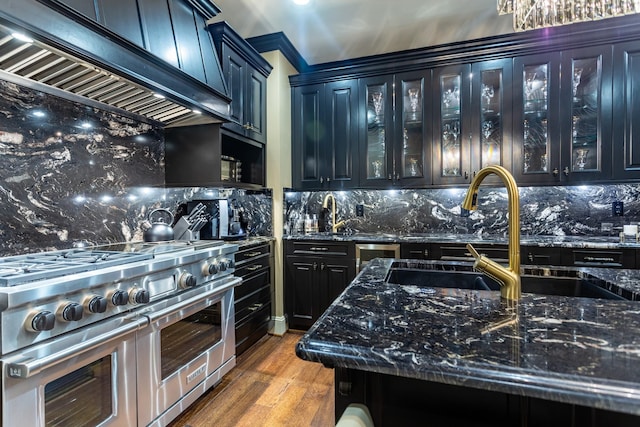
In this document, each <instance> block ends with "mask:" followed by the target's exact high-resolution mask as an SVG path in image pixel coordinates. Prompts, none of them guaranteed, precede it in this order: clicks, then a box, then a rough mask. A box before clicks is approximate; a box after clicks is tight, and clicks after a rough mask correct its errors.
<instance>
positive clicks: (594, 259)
mask: <svg viewBox="0 0 640 427" xmlns="http://www.w3.org/2000/svg"><path fill="white" fill-rule="evenodd" d="M571 255H572V259H571V260H570V261H571V263H570V264H569V265H575V266H580V267H609V268H631V269H633V268H636V261H635V251H633V250H630V251H627V250H606V249H605V250H600V249H598V250H588V249H574V250H573V251H572V252H571Z"/></svg>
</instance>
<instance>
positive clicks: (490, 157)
mask: <svg viewBox="0 0 640 427" xmlns="http://www.w3.org/2000/svg"><path fill="white" fill-rule="evenodd" d="M471 71H472V77H471V78H472V89H471V96H472V99H471V109H472V111H473V118H472V132H473V134H472V137H471V140H472V149H471V151H472V155H471V169H472V175H475V173H476V172H477V171H478V170H480V169H482V168H484V167H486V166H491V165H500V166H504V167H506V168H507V169H511V139H510V138H511V133H512V132H511V125H512V122H511V118H512V116H511V109H512V102H511V100H512V96H513V94H512V79H511V71H512V66H511V61H509V60H497V61H487V62H480V63H475V64H473V65H472V67H471ZM491 178H492V179H493V177H491ZM496 178H497V177H496ZM496 181H497V179H496Z"/></svg>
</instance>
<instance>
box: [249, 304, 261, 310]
mask: <svg viewBox="0 0 640 427" xmlns="http://www.w3.org/2000/svg"><path fill="white" fill-rule="evenodd" d="M263 305H264V304H260V303H257V304H253V305H252V306H250V307H247V310H249V311H258V310H260V309H261V308H262V306H263Z"/></svg>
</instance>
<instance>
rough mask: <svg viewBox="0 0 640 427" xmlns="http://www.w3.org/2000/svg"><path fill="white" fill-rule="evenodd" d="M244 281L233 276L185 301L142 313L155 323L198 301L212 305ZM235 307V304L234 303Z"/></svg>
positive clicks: (150, 321) (151, 322)
mask: <svg viewBox="0 0 640 427" xmlns="http://www.w3.org/2000/svg"><path fill="white" fill-rule="evenodd" d="M231 277H233V276H230V277H229V278H231ZM241 281H242V279H241V278H239V277H233V279H232V280H229V281H228V282H227V283H225V284H224V285H221V286H218V287H215V288H213V289H209V290H207V291H206V292H202V293H200V294H196V295H195V296H193V297H191V298H188V299H186V300H184V301H180V302H179V303H177V304H172V305H170V306H168V307H166V308H163V309H160V310H153V309H150V310H148V311H143V312H142V314H143V315H144V316H146V317H147V318H149V323H150V324H153V323H155V322H156V321H157V320H159V319H162V318H167V317H169V316H171V315H173V314H175V313H178V312H181V311H183V310H186V309H187V308H189V307H191V306H193V305H195V304H198V303H204V304H203V305H211V304H213V303H215V302H216V300H219V299H220V298H222V297H221V295H223V294H224V293H225V292H227V291H228V290H229V289H233V288H234V287H235V286H237V285H238V283H240V282H241ZM232 307H233V304H232Z"/></svg>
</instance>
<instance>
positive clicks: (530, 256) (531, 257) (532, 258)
mask: <svg viewBox="0 0 640 427" xmlns="http://www.w3.org/2000/svg"><path fill="white" fill-rule="evenodd" d="M527 258H528V259H529V262H533V261H535V260H536V259H535V257H534V256H533V254H532V253H531V252H529V256H528V257H527Z"/></svg>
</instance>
